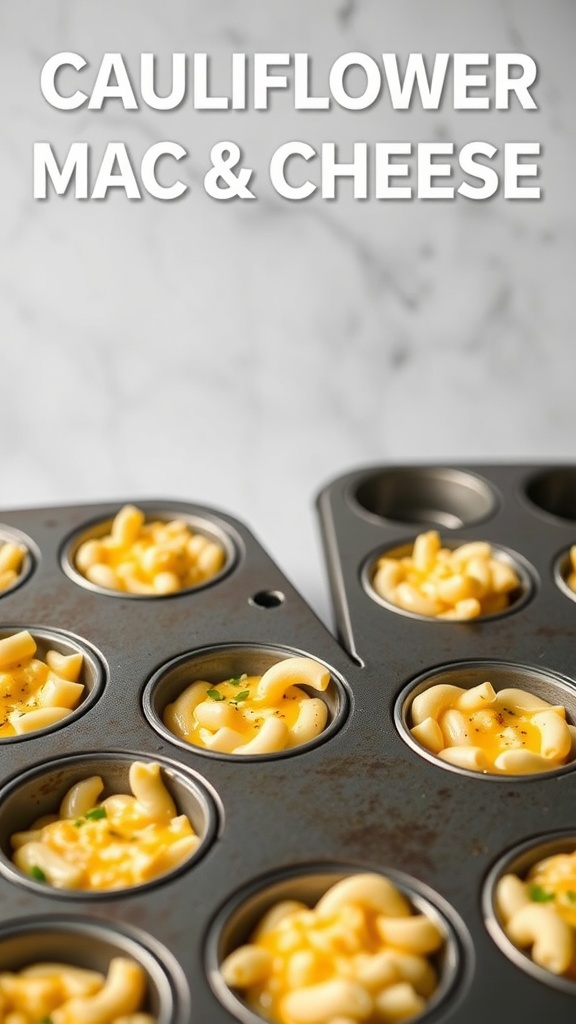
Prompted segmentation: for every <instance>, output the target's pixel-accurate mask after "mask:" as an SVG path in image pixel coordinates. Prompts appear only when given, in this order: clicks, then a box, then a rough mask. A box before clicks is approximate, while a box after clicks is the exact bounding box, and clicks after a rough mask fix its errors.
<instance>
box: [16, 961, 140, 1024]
mask: <svg viewBox="0 0 576 1024" xmlns="http://www.w3.org/2000/svg"><path fill="white" fill-rule="evenodd" d="M145 1001H146V977H145V974H144V971H143V969H142V967H140V965H139V964H137V963H135V962H134V961H133V960H130V959H128V958H127V957H114V958H113V959H112V960H111V961H110V965H109V968H108V973H107V975H104V974H102V973H101V972H100V971H93V970H87V969H86V968H83V967H75V966H73V965H71V964H63V963H57V962H51V961H47V962H45V963H35V964H30V966H28V967H23V968H22V969H21V970H20V971H4V972H2V973H0V1020H2V1022H3V1024H155V1018H154V1017H152V1016H151V1015H150V1014H149V1013H145V1012H140V1010H141V1007H143V1006H144V1003H145Z"/></svg>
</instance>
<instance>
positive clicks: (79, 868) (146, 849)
mask: <svg viewBox="0 0 576 1024" xmlns="http://www.w3.org/2000/svg"><path fill="white" fill-rule="evenodd" d="M129 778H130V788H131V790H132V793H133V796H129V795H128V794H124V793H117V794H114V795H112V796H109V797H106V799H104V800H102V801H101V802H97V798H98V796H99V795H100V794H101V792H102V791H103V789H104V784H103V782H102V780H101V779H100V778H99V776H92V777H90V778H87V779H83V780H82V781H81V782H77V783H76V784H75V785H74V786H72V787H71V789H69V790H68V792H67V793H66V795H65V797H64V799H63V801H62V803H61V805H60V809H59V813H58V814H54V815H48V816H45V817H43V818H40V819H38V820H37V821H35V822H34V823H33V824H32V825H31V826H30V828H29V829H27V830H26V831H25V832H16V833H14V835H13V836H12V837H11V841H12V846H13V849H14V854H13V857H12V859H13V861H14V863H15V864H16V866H17V867H18V868H19V869H20V870H21V871H23V872H24V873H25V874H28V875H30V877H32V878H35V879H36V880H37V881H40V882H46V883H47V884H48V885H52V886H54V887H55V888H57V889H83V890H91V891H103V890H109V889H122V888H127V887H129V886H133V885H140V884H142V883H143V882H148V881H150V880H151V879H153V878H157V877H158V876H159V875H163V874H165V872H167V871H170V870H172V869H173V868H175V867H177V866H178V865H179V864H182V863H183V862H184V861H185V860H187V859H188V857H190V856H191V855H192V854H193V853H194V851H195V850H196V849H197V848H198V846H199V844H200V839H199V837H198V836H197V835H196V834H195V833H194V830H193V828H192V825H191V824H190V822H189V820H188V818H187V817H186V815H184V814H180V815H179V814H178V812H177V809H176V807H175V806H174V802H173V800H172V797H171V796H170V794H169V793H168V791H167V789H166V787H165V786H164V783H163V782H162V779H161V776H160V765H159V764H157V763H155V762H151V763H147V764H144V763H141V762H138V761H135V762H134V763H133V764H132V765H131V767H130V776H129Z"/></svg>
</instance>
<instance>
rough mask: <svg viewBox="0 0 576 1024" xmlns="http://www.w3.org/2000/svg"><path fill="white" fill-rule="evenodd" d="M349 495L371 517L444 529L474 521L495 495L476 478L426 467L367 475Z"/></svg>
mask: <svg viewBox="0 0 576 1024" xmlns="http://www.w3.org/2000/svg"><path fill="white" fill-rule="evenodd" d="M350 496H351V499H352V501H353V502H354V503H355V504H356V505H357V506H359V508H360V510H361V511H362V512H363V513H367V514H368V515H369V516H371V517H376V518H377V519H386V520H392V521H393V522H399V523H423V524H429V525H430V526H440V527H443V528H444V529H450V530H454V529H459V528H461V527H463V526H472V525H474V524H475V523H480V522H482V521H483V520H485V519H487V518H488V517H489V516H491V515H492V513H493V512H494V511H495V510H496V507H497V498H496V494H495V492H494V490H493V488H492V486H491V485H490V484H489V483H488V482H487V481H486V480H484V479H483V478H482V477H480V476H476V475H475V474H474V473H469V472H463V471H462V470H460V469H451V468H446V469H442V468H436V467H432V466H429V467H418V466H415V467H413V468H411V467H404V466H403V467H398V468H394V467H391V468H388V469H381V470H377V471H375V472H371V473H368V474H367V475H366V476H364V477H362V479H361V480H360V481H359V482H356V483H355V484H354V486H353V489H352V490H351V494H350Z"/></svg>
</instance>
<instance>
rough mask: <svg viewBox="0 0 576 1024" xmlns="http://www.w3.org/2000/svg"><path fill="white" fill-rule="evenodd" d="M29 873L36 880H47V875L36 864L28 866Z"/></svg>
mask: <svg viewBox="0 0 576 1024" xmlns="http://www.w3.org/2000/svg"><path fill="white" fill-rule="evenodd" d="M30 875H31V877H32V878H35V879H36V881H37V882H47V881H48V876H47V875H46V874H45V873H44V871H42V868H39V867H38V865H37V864H33V865H32V867H31V868H30Z"/></svg>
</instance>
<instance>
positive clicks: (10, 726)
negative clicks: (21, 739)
mask: <svg viewBox="0 0 576 1024" xmlns="http://www.w3.org/2000/svg"><path fill="white" fill-rule="evenodd" d="M35 653H36V641H35V640H34V638H33V637H32V636H31V634H30V633H29V632H28V631H27V630H22V631H21V632H19V633H13V634H12V635H10V636H7V637H5V638H4V639H3V640H0V738H2V737H6V736H20V735H23V734H24V733H29V732H35V731H36V730H37V729H45V728H46V727H47V726H49V725H53V724H54V723H55V722H60V721H61V720H62V719H63V718H66V717H67V715H69V714H70V713H71V712H72V711H73V710H74V709H75V708H76V707H77V706H78V704H79V702H80V699H81V697H82V694H83V691H84V685H83V684H82V683H80V682H78V677H79V676H80V673H81V671H82V665H83V660H84V659H83V656H82V654H80V653H77V654H70V655H65V654H60V653H59V652H58V651H48V652H47V654H46V661H45V662H44V661H42V660H41V659H39V658H36V657H34V655H35Z"/></svg>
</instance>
